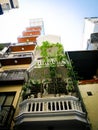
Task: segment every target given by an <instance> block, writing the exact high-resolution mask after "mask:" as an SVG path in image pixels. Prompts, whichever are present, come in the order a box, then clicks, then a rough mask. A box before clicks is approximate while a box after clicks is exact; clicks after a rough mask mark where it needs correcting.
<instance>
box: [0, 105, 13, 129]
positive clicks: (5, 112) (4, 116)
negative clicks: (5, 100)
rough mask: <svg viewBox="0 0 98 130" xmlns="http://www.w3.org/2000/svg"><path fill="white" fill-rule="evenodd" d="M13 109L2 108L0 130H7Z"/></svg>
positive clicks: (11, 107) (9, 107) (0, 111)
mask: <svg viewBox="0 0 98 130" xmlns="http://www.w3.org/2000/svg"><path fill="white" fill-rule="evenodd" d="M14 112H15V109H14V107H13V106H9V105H6V106H2V107H1V110H0V130H9V129H10V126H11V122H12V119H13V115H14Z"/></svg>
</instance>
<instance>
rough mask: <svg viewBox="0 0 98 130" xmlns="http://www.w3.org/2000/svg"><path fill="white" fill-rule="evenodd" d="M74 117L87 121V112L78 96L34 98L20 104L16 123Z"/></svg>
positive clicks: (71, 118)
mask: <svg viewBox="0 0 98 130" xmlns="http://www.w3.org/2000/svg"><path fill="white" fill-rule="evenodd" d="M47 117H48V118H47ZM55 117H56V118H55ZM73 119H75V120H79V121H81V122H85V123H86V114H85V112H83V110H82V107H81V102H80V101H79V100H78V98H76V97H74V96H65V97H53V98H34V99H27V100H24V101H23V102H22V103H21V104H20V113H19V115H18V116H17V117H16V124H19V123H20V122H23V121H24V120H25V121H31V120H32V121H35V120H36V121H40V120H41V121H46V120H48V121H51V120H73Z"/></svg>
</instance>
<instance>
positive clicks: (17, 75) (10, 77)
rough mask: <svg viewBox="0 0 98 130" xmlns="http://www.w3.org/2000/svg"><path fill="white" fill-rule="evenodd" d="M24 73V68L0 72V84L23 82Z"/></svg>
mask: <svg viewBox="0 0 98 130" xmlns="http://www.w3.org/2000/svg"><path fill="white" fill-rule="evenodd" d="M24 74H25V70H9V71H4V72H0V84H6V83H23V82H24ZM17 81H18V82H17Z"/></svg>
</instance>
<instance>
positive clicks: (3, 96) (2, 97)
mask: <svg viewBox="0 0 98 130" xmlns="http://www.w3.org/2000/svg"><path fill="white" fill-rule="evenodd" d="M14 97H15V92H0V106H5V105H10V106H11V105H12V103H13V100H14Z"/></svg>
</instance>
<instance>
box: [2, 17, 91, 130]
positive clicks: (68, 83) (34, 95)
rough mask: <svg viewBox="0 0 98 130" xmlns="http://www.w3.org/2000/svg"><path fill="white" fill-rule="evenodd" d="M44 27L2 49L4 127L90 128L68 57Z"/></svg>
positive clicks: (28, 30) (38, 25)
mask: <svg viewBox="0 0 98 130" xmlns="http://www.w3.org/2000/svg"><path fill="white" fill-rule="evenodd" d="M42 23H43V22H41V21H40V19H37V20H34V21H33V20H31V22H30V27H28V28H26V30H25V31H23V32H22V36H21V37H18V38H17V41H18V43H16V44H10V45H9V46H8V47H6V48H4V49H3V50H2V51H1V55H0V65H1V67H0V129H2V130H20V129H24V130H27V129H29V130H32V129H41V130H64V129H67V130H73V129H74V130H78V129H80V130H82V129H84V130H90V122H89V120H88V114H87V111H86V108H85V105H84V103H83V100H82V98H81V95H80V93H79V89H78V83H77V80H76V78H75V73H74V71H73V67H72V64H71V61H70V57H69V54H68V53H67V52H66V53H65V52H64V50H63V46H62V44H61V43H60V42H61V41H60V37H59V36H50V35H49V36H45V35H44V36H41V34H42V33H43V28H42V27H43V26H42V25H43V24H42ZM37 43H38V44H37Z"/></svg>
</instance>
